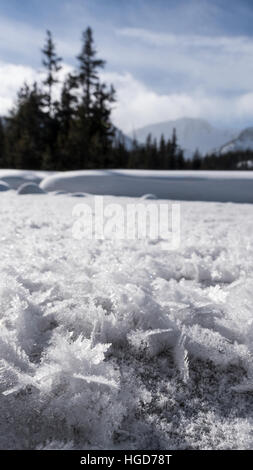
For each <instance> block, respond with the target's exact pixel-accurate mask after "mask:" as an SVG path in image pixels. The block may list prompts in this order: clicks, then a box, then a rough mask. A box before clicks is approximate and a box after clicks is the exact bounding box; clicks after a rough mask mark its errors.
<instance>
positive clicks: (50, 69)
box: [42, 30, 62, 116]
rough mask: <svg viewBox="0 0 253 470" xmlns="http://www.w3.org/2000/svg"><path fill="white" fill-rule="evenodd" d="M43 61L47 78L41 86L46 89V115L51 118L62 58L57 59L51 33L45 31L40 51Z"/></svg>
mask: <svg viewBox="0 0 253 470" xmlns="http://www.w3.org/2000/svg"><path fill="white" fill-rule="evenodd" d="M42 54H43V59H42V63H43V65H44V66H45V67H46V70H47V76H46V78H45V80H44V81H43V84H44V85H46V87H47V93H45V104H46V107H47V108H48V113H49V115H50V116H52V113H53V96H52V95H53V86H54V85H55V84H56V83H58V81H59V80H58V78H57V73H58V72H59V71H60V70H61V68H62V66H61V61H62V58H61V57H58V55H57V53H56V47H55V44H54V41H53V37H52V33H51V32H50V31H49V30H47V38H46V43H45V45H44V47H43V49H42Z"/></svg>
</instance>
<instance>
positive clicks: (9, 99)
mask: <svg viewBox="0 0 253 470" xmlns="http://www.w3.org/2000/svg"><path fill="white" fill-rule="evenodd" d="M72 70H73V68H72V67H71V66H70V65H68V64H63V67H62V70H61V72H60V73H59V80H60V82H61V81H62V80H63V79H64V77H65V76H66V74H67V73H69V72H71V71H72ZM44 76H45V73H42V72H41V71H38V70H36V69H34V68H33V67H29V66H25V65H16V64H9V63H3V62H0V83H1V87H0V116H4V115H6V114H8V112H9V111H10V109H11V108H12V106H13V104H14V102H15V99H16V96H17V91H18V90H19V89H20V88H21V87H22V85H23V84H24V82H26V83H27V84H28V85H31V84H32V83H33V82H34V81H37V82H39V83H41V82H42V80H43V79H44ZM59 91H60V85H59V86H58V90H56V97H58V96H59Z"/></svg>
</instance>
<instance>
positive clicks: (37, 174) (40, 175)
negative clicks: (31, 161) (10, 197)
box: [0, 169, 54, 189]
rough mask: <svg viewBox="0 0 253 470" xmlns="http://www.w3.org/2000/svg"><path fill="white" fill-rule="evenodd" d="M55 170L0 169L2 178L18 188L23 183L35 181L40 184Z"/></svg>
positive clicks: (14, 187) (0, 178) (13, 187)
mask: <svg viewBox="0 0 253 470" xmlns="http://www.w3.org/2000/svg"><path fill="white" fill-rule="evenodd" d="M49 174H54V172H49V171H33V170H9V169H4V170H0V180H1V181H4V182H5V183H7V184H9V186H10V187H11V188H12V189H17V188H18V187H19V186H21V185H22V184H23V183H27V182H33V183H37V184H39V183H40V182H41V181H42V180H43V179H44V178H45V177H47V176H48V175H49Z"/></svg>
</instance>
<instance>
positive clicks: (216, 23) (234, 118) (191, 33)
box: [0, 0, 253, 135]
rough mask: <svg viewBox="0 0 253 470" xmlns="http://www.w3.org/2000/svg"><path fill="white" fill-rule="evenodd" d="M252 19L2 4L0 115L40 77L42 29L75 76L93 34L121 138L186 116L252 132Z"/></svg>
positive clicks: (232, 10) (216, 12) (194, 3)
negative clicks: (85, 39) (84, 42)
mask: <svg viewBox="0 0 253 470" xmlns="http://www.w3.org/2000/svg"><path fill="white" fill-rule="evenodd" d="M228 8H229V10H228ZM49 12H50V15H49ZM252 20H253V5H252V3H251V2H249V1H248V0H243V1H241V2H240V4H238V2H236V1H235V0H232V1H229V2H228V1H227V0H215V1H210V0H204V1H203V0H202V1H200V0H190V1H185V0H179V1H177V2H176V1H175V0H171V1H170V2H167V1H165V0H158V1H157V2H156V4H155V6H154V4H153V2H151V0H145V1H144V0H135V1H133V0H130V1H129V2H127V4H126V3H124V4H122V3H121V4H120V5H119V2H117V1H116V0H109V1H108V2H106V4H105V2H104V1H102V0H93V1H91V0H86V1H81V0H74V1H72V2H69V1H68V0H66V1H60V0H55V1H54V2H53V4H50V2H49V0H46V1H45V2H44V3H43V4H41V3H40V2H39V1H38V0H29V1H28V0H25V1H24V2H22V5H20V2H18V1H17V0H10V1H9V2H8V4H7V3H6V2H4V1H3V0H0V26H1V39H2V40H1V43H0V50H1V55H0V80H1V84H2V87H1V90H0V115H6V113H7V111H8V110H10V108H11V107H12V106H13V103H14V100H15V96H16V93H17V91H18V89H19V88H20V86H21V85H22V83H23V82H24V80H27V81H28V83H30V82H31V81H33V80H34V79H38V78H41V70H42V65H41V53H40V51H41V48H42V47H43V44H44V41H45V33H46V29H50V30H51V31H52V33H53V37H54V40H55V42H56V46H57V52H58V53H59V55H61V56H62V57H63V59H64V66H65V67H64V68H65V70H71V68H73V67H74V66H75V63H76V62H75V57H76V56H77V54H78V53H79V51H80V47H81V40H80V39H81V33H82V31H83V30H84V29H85V28H86V27H87V26H88V25H90V26H91V27H92V29H93V31H94V39H95V44H96V48H97V51H98V57H99V58H100V57H101V58H102V59H105V60H106V62H107V63H106V68H105V70H104V71H103V72H102V74H101V75H102V77H103V79H104V80H105V81H106V82H108V83H113V84H114V85H115V88H116V91H117V98H118V101H117V103H116V106H115V109H114V110H113V113H112V117H113V121H114V123H115V125H116V126H117V127H119V128H120V129H121V130H122V131H123V132H124V133H126V134H128V135H129V134H130V135H131V134H132V133H133V132H134V131H135V130H137V129H139V128H142V127H145V126H147V125H153V124H158V123H161V122H166V121H171V120H177V119H181V118H186V117H189V118H197V119H204V120H206V121H208V122H209V123H210V124H211V125H213V126H215V127H222V128H223V129H235V130H242V129H244V128H246V127H251V126H252V125H253V86H252V84H251V77H252V72H253V60H251V57H252V58H253V34H252V32H251V24H252Z"/></svg>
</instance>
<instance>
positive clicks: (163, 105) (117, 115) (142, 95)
mask: <svg viewBox="0 0 253 470" xmlns="http://www.w3.org/2000/svg"><path fill="white" fill-rule="evenodd" d="M103 79H104V80H106V81H107V82H109V83H110V82H112V83H114V85H115V87H116V90H117V105H116V106H115V108H114V110H113V119H114V122H115V124H116V125H118V126H119V127H120V128H121V129H123V130H124V131H125V132H126V133H130V134H132V133H133V131H134V130H135V129H137V128H139V127H143V126H145V125H148V124H150V123H158V122H162V121H166V120H174V119H179V118H182V117H196V118H206V119H207V120H210V121H211V122H214V123H215V122H216V123H217V122H219V123H223V125H238V124H239V125H240V124H241V125H242V126H243V125H244V122H246V121H250V120H253V93H244V94H240V95H237V96H234V97H227V98H226V97H223V96H218V95H212V96H210V95H208V94H205V93H204V92H203V91H201V90H195V91H194V92H192V93H168V94H159V93H155V92H154V91H153V90H151V89H150V88H148V87H147V86H146V85H144V84H143V83H141V82H140V81H138V80H136V79H135V78H134V77H133V76H132V75H131V74H129V73H126V74H117V73H103Z"/></svg>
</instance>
